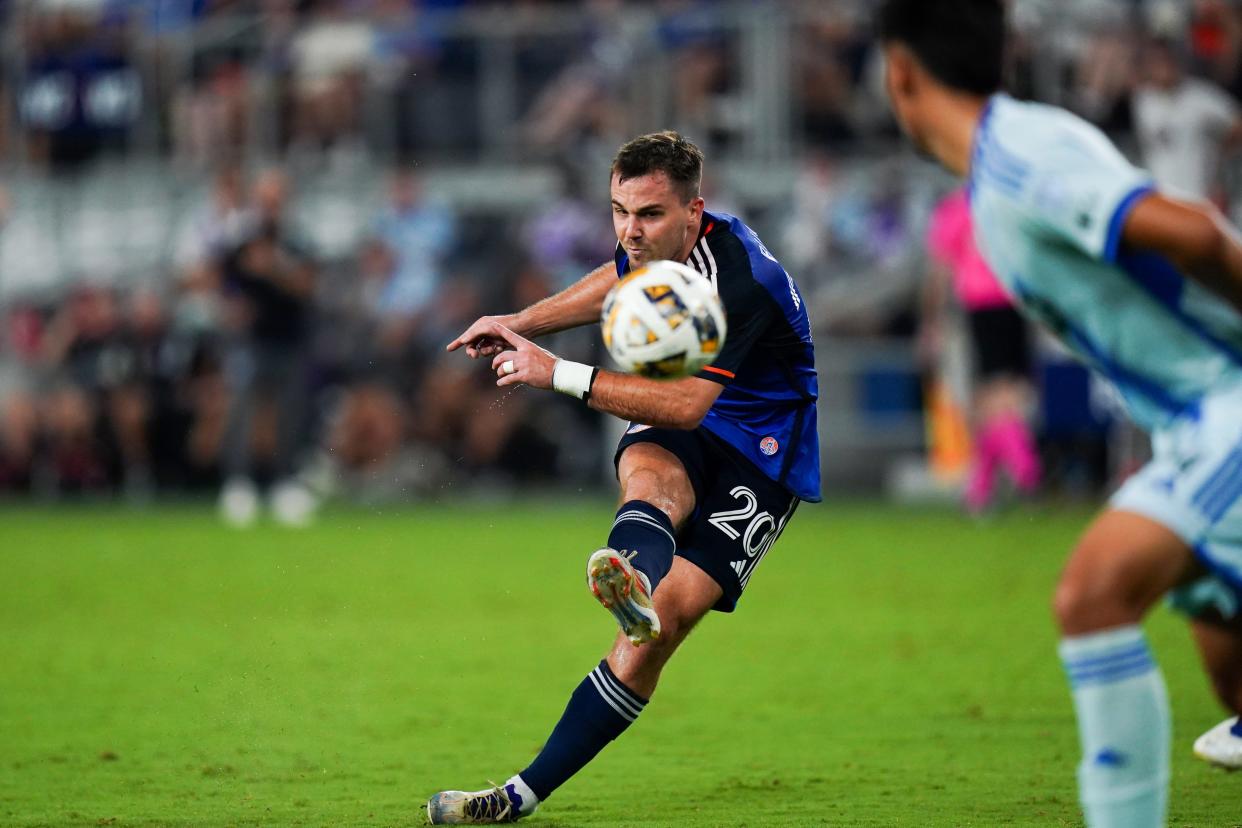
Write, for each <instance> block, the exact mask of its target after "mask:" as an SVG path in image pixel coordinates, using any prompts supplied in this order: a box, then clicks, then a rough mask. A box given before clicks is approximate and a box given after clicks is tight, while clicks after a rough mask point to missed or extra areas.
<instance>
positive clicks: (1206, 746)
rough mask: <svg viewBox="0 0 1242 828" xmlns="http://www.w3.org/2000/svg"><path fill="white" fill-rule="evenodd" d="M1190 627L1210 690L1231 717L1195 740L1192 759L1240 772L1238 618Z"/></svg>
mask: <svg viewBox="0 0 1242 828" xmlns="http://www.w3.org/2000/svg"><path fill="white" fill-rule="evenodd" d="M1190 626H1191V631H1192V632H1193V633H1194V637H1195V643H1196V644H1197V645H1198V647H1199V653H1200V655H1201V656H1202V657H1203V666H1204V668H1205V669H1206V670H1207V674H1208V677H1209V678H1210V679H1211V680H1212V689H1213V690H1215V691H1216V696H1217V698H1219V699H1220V702H1221V704H1223V705H1224V706H1225V708H1226V709H1227V710H1229V711H1230V713H1231V714H1232V715H1231V716H1230V717H1229V718H1228V719H1226V720H1225V721H1223V722H1221V723H1220V724H1218V725H1216V726H1215V727H1213V728H1212V729H1211V730H1209V731H1208V732H1207V733H1204V734H1203V735H1202V736H1200V737H1199V738H1198V739H1196V740H1195V744H1194V752H1195V755H1196V756H1198V757H1199V758H1200V759H1203V760H1205V761H1208V762H1211V763H1212V764H1214V765H1219V766H1220V767H1223V768H1231V769H1234V770H1237V769H1242V618H1239V617H1237V616H1235V617H1234V618H1232V619H1230V620H1225V619H1224V618H1221V617H1219V616H1216V617H1211V618H1196V619H1195V620H1193V621H1192V622H1191V625H1190Z"/></svg>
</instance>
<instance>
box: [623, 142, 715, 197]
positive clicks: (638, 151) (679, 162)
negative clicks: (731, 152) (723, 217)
mask: <svg viewBox="0 0 1242 828" xmlns="http://www.w3.org/2000/svg"><path fill="white" fill-rule="evenodd" d="M654 172H662V173H664V174H665V175H667V176H668V180H669V181H671V182H672V183H673V186H675V187H676V188H677V189H678V190H680V191H681V194H682V195H683V196H684V197H685V199H686V201H689V200H690V199H692V198H694V197H695V196H697V195H698V194H699V184H701V183H702V181H703V151H702V150H700V149H699V148H698V147H696V146H695V145H694V143H693V142H691V141H687V140H686V139H685V138H684V137H683V136H682V135H680V134H679V133H676V132H673V131H672V130H666V131H664V132H652V133H650V134H648V135H640V136H638V137H637V138H635V139H634V140H632V141H628V142H627V143H625V144H624V145H622V147H621V149H619V150H617V156H616V157H615V158H613V159H612V174H613V175H615V176H617V178H619V179H620V180H622V181H625V180H626V179H630V178H641V177H642V176H644V175H649V174H651V173H654Z"/></svg>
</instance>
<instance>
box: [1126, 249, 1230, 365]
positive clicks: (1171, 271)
mask: <svg viewBox="0 0 1242 828" xmlns="http://www.w3.org/2000/svg"><path fill="white" fill-rule="evenodd" d="M1117 264H1118V265H1119V266H1120V267H1121V269H1122V270H1123V271H1125V273H1126V274H1127V275H1129V276H1130V278H1132V279H1133V280H1134V281H1135V282H1136V283H1137V284H1138V286H1139V287H1141V288H1143V290H1145V291H1147V293H1148V294H1150V295H1151V297H1152V298H1153V299H1155V300H1156V301H1157V302H1158V303H1159V304H1160V305H1161V306H1162V307H1163V308H1164V309H1165V310H1166V311H1168V312H1169V314H1170V315H1171V316H1173V318H1174V319H1176V320H1177V321H1178V322H1181V323H1182V325H1184V326H1185V327H1186V328H1187V329H1188V330H1190V331H1191V332H1193V333H1194V334H1195V335H1197V336H1198V337H1199V338H1200V339H1202V340H1203V341H1204V342H1206V343H1208V344H1209V345H1211V346H1212V347H1213V348H1215V349H1216V350H1218V351H1220V352H1221V353H1223V354H1224V355H1225V356H1227V357H1229V359H1230V360H1232V361H1233V363H1234V364H1235V365H1240V366H1242V351H1239V350H1238V349H1237V348H1236V347H1234V346H1233V345H1231V344H1229V343H1228V342H1226V341H1225V340H1223V339H1221V338H1220V337H1219V336H1217V335H1216V334H1214V333H1212V332H1211V331H1209V330H1208V329H1207V328H1206V327H1204V325H1203V323H1202V322H1201V321H1199V320H1198V319H1195V318H1194V317H1193V316H1191V315H1190V314H1188V313H1187V312H1186V310H1185V309H1184V308H1183V307H1182V306H1181V298H1182V291H1183V290H1184V289H1185V286H1186V277H1184V276H1183V275H1182V274H1181V272H1179V271H1178V269H1177V268H1175V267H1174V266H1173V264H1172V262H1170V261H1169V260H1168V259H1166V258H1164V257H1163V256H1161V255H1159V254H1157V253H1142V254H1135V255H1126V256H1122V257H1121V258H1120V259H1118V260H1117Z"/></svg>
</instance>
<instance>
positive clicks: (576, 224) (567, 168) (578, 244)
mask: <svg viewBox="0 0 1242 828" xmlns="http://www.w3.org/2000/svg"><path fill="white" fill-rule="evenodd" d="M558 173H559V175H560V192H559V193H558V194H557V196H556V197H555V198H553V199H552V200H551V201H550V202H549V203H548V204H547V205H546V206H543V207H541V208H539V209H537V210H536V211H535V214H534V216H532V217H531V218H530V219H529V220H528V221H527V222H526V223H525V225H524V226H523V228H522V230H521V236H522V239H523V241H524V246H525V247H526V251H527V254H528V256H529V257H530V260H531V261H532V262H534V263H535V264H536V265H537V266H538V267H539V268H540V269H541V270H543V271H544V272H545V273H547V274H548V275H549V276H550V279H551V284H550V285H548V286H547V289H546V292H545V293H543V294H541V295H542V296H547V295H550V294H551V293H555V292H556V291H558V290H561V289H562V288H566V287H568V286H569V285H571V284H572V283H574V282H576V281H577V280H578V279H581V278H582V277H583V276H584V275H585V274H587V273H589V272H590V271H592V270H594V269H595V268H597V267H599V264H600V262H603V261H607V260H608V259H609V257H610V256H611V255H612V251H613V248H614V247H615V246H616V244H617V237H616V236H615V235H614V234H613V231H612V226H611V225H610V224H609V223H608V218H607V213H606V212H605V210H604V207H605V203H604V201H603V198H602V196H603V192H602V188H601V192H600V193H597V194H596V197H595V198H591V197H589V196H588V193H587V188H586V187H585V186H584V185H583V182H582V175H581V174H580V173H579V172H578V170H577V168H575V167H574V166H573V165H570V164H562V165H561V166H560V167H559V168H558ZM708 209H712V208H711V207H710V205H709V207H708Z"/></svg>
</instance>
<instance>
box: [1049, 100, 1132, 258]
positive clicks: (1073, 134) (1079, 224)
mask: <svg viewBox="0 0 1242 828" xmlns="http://www.w3.org/2000/svg"><path fill="white" fill-rule="evenodd" d="M1073 126H1074V127H1077V128H1076V129H1064V128H1062V129H1061V130H1058V134H1057V139H1056V140H1055V142H1050V145H1049V146H1046V147H1045V148H1043V149H1042V150H1041V151H1040V152H1039V153H1038V154H1036V155H1034V157H1033V162H1032V163H1031V168H1030V172H1029V176H1030V178H1029V182H1028V186H1027V187H1026V188H1025V191H1024V200H1025V201H1026V204H1025V205H1024V207H1025V213H1026V217H1027V220H1028V221H1029V222H1030V226H1031V229H1032V230H1033V231H1035V232H1037V233H1040V234H1042V235H1046V236H1051V237H1052V238H1055V239H1058V240H1060V241H1062V242H1066V243H1068V244H1070V245H1072V246H1074V247H1076V248H1078V249H1079V250H1080V251H1082V252H1083V253H1086V254H1087V255H1088V256H1090V257H1091V258H1093V259H1098V260H1102V261H1105V262H1113V261H1115V260H1116V258H1117V250H1118V247H1119V245H1120V243H1121V231H1122V228H1123V225H1124V223H1125V218H1126V216H1127V215H1129V212H1130V209H1131V208H1132V207H1133V206H1134V205H1135V204H1136V203H1137V202H1138V200H1139V199H1140V198H1142V197H1143V196H1144V195H1146V194H1147V193H1149V192H1151V190H1152V186H1153V185H1152V180H1151V177H1150V175H1148V174H1147V173H1146V172H1144V171H1143V170H1140V169H1138V168H1137V167H1135V166H1133V165H1131V164H1130V162H1128V161H1127V160H1126V159H1125V158H1124V157H1123V156H1122V155H1121V153H1119V152H1118V151H1117V150H1116V149H1115V148H1114V147H1113V146H1112V144H1110V143H1109V142H1108V140H1107V139H1106V138H1105V137H1104V136H1103V134H1101V133H1099V132H1097V131H1095V130H1094V128H1091V127H1086V125H1085V124H1084V125H1079V124H1073Z"/></svg>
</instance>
